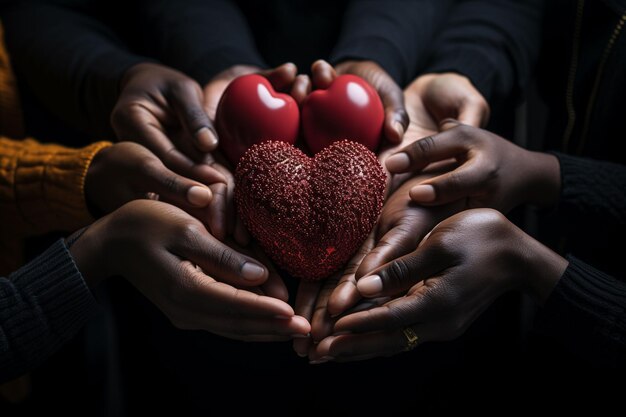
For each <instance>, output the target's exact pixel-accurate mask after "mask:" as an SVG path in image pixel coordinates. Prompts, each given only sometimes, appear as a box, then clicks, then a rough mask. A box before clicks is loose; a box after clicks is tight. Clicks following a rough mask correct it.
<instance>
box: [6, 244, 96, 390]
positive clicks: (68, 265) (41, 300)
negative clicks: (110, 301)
mask: <svg viewBox="0 0 626 417" xmlns="http://www.w3.org/2000/svg"><path fill="white" fill-rule="evenodd" d="M95 308H96V302H95V300H94V298H93V296H92V294H91V292H90V291H89V289H88V288H87V285H85V281H83V278H82V275H81V273H80V272H79V270H78V268H77V267H76V264H75V263H74V261H73V259H72V256H71V255H70V252H69V250H68V248H67V246H66V245H65V242H64V241H63V240H59V241H57V242H56V243H55V244H53V245H52V246H51V247H50V248H49V249H47V250H46V251H45V252H44V253H43V254H41V255H40V256H39V257H37V258H36V259H34V260H33V261H31V262H30V263H28V264H27V265H25V266H24V267H22V268H21V269H19V270H18V271H16V272H14V273H13V274H11V275H9V277H7V278H0V384H1V383H3V382H6V381H9V380H11V379H13V378H15V377H17V376H20V375H22V374H24V373H25V372H27V371H29V370H31V369H33V368H35V367H37V366H38V365H40V364H41V363H43V362H44V361H45V360H46V359H47V358H48V357H50V356H51V355H52V354H53V353H54V352H55V351H56V350H57V349H59V348H60V347H61V346H62V345H63V344H65V343H66V342H68V341H69V340H70V339H71V338H72V337H73V336H74V335H75V334H76V333H77V332H78V330H79V329H80V328H81V327H82V326H83V325H84V324H85V323H86V322H87V319H88V318H89V316H90V315H91V313H92V312H93V311H94V310H95Z"/></svg>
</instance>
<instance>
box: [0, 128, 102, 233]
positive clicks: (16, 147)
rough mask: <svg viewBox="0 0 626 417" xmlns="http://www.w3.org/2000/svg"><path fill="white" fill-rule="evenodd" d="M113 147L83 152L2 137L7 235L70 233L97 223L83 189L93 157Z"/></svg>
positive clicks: (0, 184)
mask: <svg viewBox="0 0 626 417" xmlns="http://www.w3.org/2000/svg"><path fill="white" fill-rule="evenodd" d="M106 146H110V143H109V142H97V143H94V144H92V145H89V146H87V147H85V148H81V149H72V148H66V147H64V146H60V145H43V144H40V143H38V142H36V141H34V140H23V141H14V140H10V139H6V138H0V203H1V204H0V219H2V231H3V234H4V233H5V232H6V234H7V236H28V235H34V234H43V233H47V232H50V231H55V230H56V231H59V230H60V231H71V230H75V229H78V228H80V227H82V226H84V225H85V224H88V223H90V222H91V221H92V220H93V219H92V217H91V215H90V213H89V210H88V209H87V204H86V202H85V196H84V184H85V176H86V174H87V169H88V167H89V165H90V163H91V160H92V158H93V157H94V156H95V155H96V153H98V152H99V151H100V149H102V148H104V147H106Z"/></svg>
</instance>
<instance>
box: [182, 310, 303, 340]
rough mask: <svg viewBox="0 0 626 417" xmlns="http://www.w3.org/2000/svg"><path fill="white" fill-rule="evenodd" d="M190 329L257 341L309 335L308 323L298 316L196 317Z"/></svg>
mask: <svg viewBox="0 0 626 417" xmlns="http://www.w3.org/2000/svg"><path fill="white" fill-rule="evenodd" d="M192 320H193V321H192V322H191V323H190V326H189V327H191V328H196V329H204V330H209V331H211V332H215V333H218V334H228V335H229V336H230V337H231V338H234V339H242V340H246V339H248V340H254V339H256V340H258V339H259V338H266V337H268V336H269V337H276V336H278V337H281V338H282V339H284V338H289V339H291V338H294V337H295V338H301V337H304V336H305V335H306V334H308V333H309V331H310V329H311V326H310V325H309V322H308V321H307V320H305V319H304V318H303V317H300V316H293V317H289V318H275V317H265V318H258V317H237V316H229V315H226V316H200V315H198V316H196V317H194V318H193V319H192Z"/></svg>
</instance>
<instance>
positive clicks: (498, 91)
mask: <svg viewBox="0 0 626 417" xmlns="http://www.w3.org/2000/svg"><path fill="white" fill-rule="evenodd" d="M543 9H544V5H543V2H542V1H541V0H531V1H516V0H501V1H487V0H468V1H462V2H459V4H458V5H457V6H455V7H454V8H453V9H452V11H451V16H450V18H449V19H448V21H447V22H446V25H445V29H444V30H443V31H442V32H441V33H440V34H439V36H438V37H437V40H436V41H435V43H434V47H433V49H432V53H431V54H430V59H429V62H428V65H426V66H425V68H423V69H422V72H423V73H431V72H432V73H443V72H456V73H459V74H462V75H465V76H467V77H468V78H469V79H470V80H471V81H472V83H473V84H474V86H476V88H477V89H478V90H479V91H480V92H481V94H482V95H483V96H484V97H485V98H486V99H487V101H488V102H489V103H492V101H493V100H500V99H506V98H509V97H511V96H512V95H517V94H519V93H521V92H522V91H523V90H524V88H525V87H526V86H527V84H528V82H529V81H530V75H531V72H532V69H533V67H534V65H535V62H536V60H537V59H538V54H539V45H540V37H541V23H542V22H541V20H542V16H543Z"/></svg>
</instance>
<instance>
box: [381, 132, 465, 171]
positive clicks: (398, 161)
mask: <svg viewBox="0 0 626 417" xmlns="http://www.w3.org/2000/svg"><path fill="white" fill-rule="evenodd" d="M456 132H459V131H455V130H447V131H445V132H442V133H439V134H437V135H433V136H427V137H425V138H422V139H419V140H416V141H415V142H412V143H410V144H409V145H407V146H406V147H404V148H403V149H402V150H401V151H400V152H398V153H395V154H393V155H391V156H390V157H388V158H387V161H386V166H387V169H388V170H389V171H390V172H392V173H401V172H408V171H419V170H421V169H423V168H424V167H426V166H427V165H428V164H430V163H432V162H437V161H441V160H445V159H448V158H454V157H455V156H457V155H459V154H461V153H464V152H467V150H468V141H467V140H466V139H465V138H463V137H462V136H464V135H460V134H458V135H457V134H456ZM459 133H460V132H459Z"/></svg>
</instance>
